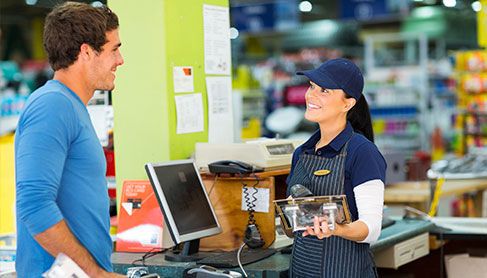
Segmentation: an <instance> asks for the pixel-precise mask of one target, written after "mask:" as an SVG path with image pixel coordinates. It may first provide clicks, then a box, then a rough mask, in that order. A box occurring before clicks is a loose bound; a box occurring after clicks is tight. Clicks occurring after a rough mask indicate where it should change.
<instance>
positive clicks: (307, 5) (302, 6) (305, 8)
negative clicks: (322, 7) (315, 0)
mask: <svg viewBox="0 0 487 278" xmlns="http://www.w3.org/2000/svg"><path fill="white" fill-rule="evenodd" d="M312 9H313V4H311V2H309V1H301V3H299V10H300V11H301V12H303V13H309V12H311V10H312Z"/></svg>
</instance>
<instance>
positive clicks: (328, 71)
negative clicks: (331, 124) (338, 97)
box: [296, 58, 364, 100]
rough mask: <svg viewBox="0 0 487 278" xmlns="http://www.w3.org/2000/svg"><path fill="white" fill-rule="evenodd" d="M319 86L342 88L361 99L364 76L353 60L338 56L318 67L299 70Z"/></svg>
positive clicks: (299, 73) (298, 73)
mask: <svg viewBox="0 0 487 278" xmlns="http://www.w3.org/2000/svg"><path fill="white" fill-rule="evenodd" d="M296 74H297V75H305V76H306V77H308V78H309V80H311V81H313V82H314V83H316V84H317V85H318V86H320V87H322V88H326V89H342V90H343V91H344V92H345V93H346V94H347V95H349V96H351V97H353V98H354V99H356V100H359V99H360V97H361V96H362V90H363V89H364V77H363V75H362V72H361V71H360V69H359V68H358V67H357V65H355V64H354V63H353V62H352V61H350V60H347V59H344V58H338V59H332V60H328V61H326V62H324V63H323V64H321V66H319V67H318V68H317V69H313V70H307V71H298V72H297V73H296Z"/></svg>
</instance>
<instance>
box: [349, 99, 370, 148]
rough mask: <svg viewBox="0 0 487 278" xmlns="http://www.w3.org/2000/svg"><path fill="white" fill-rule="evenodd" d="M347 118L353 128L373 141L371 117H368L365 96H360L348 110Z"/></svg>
mask: <svg viewBox="0 0 487 278" xmlns="http://www.w3.org/2000/svg"><path fill="white" fill-rule="evenodd" d="M347 120H348V121H349V122H350V123H351V124H352V127H353V129H354V130H355V131H356V132H358V133H360V134H362V135H363V136H365V138H367V139H369V140H370V141H371V142H374V131H373V130H372V119H371V118H370V111H369V105H368V104H367V100H366V99H365V96H363V95H362V96H361V97H360V98H359V99H358V101H357V103H355V105H354V106H353V107H352V109H350V111H348V114H347Z"/></svg>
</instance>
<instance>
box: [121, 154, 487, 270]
mask: <svg viewBox="0 0 487 278" xmlns="http://www.w3.org/2000/svg"><path fill="white" fill-rule="evenodd" d="M253 147H254V148H257V147H256V146H253ZM272 147H275V149H273V148H270V146H266V147H265V148H261V149H262V153H263V154H264V153H265V154H266V155H268V156H269V157H272V156H274V155H275V156H276V157H277V153H273V152H274V151H276V150H279V152H286V153H288V154H290V153H291V152H290V150H291V148H287V147H286V148H284V147H283V146H272ZM197 149H198V148H197ZM208 152H209V153H216V152H214V150H209V151H208ZM197 154H198V152H197ZM200 154H201V150H200ZM205 156H206V155H205ZM266 161H272V159H268V158H267V159H266ZM205 163H206V162H205ZM205 163H202V164H205ZM264 168H265V167H264ZM267 169H269V168H267ZM272 170H274V171H266V172H262V173H259V174H258V177H259V180H260V184H259V187H262V188H267V189H268V190H269V193H270V194H269V197H270V198H269V200H268V202H269V205H270V206H272V201H273V200H274V198H275V199H281V198H283V197H285V195H283V194H284V193H285V183H284V180H285V177H286V176H287V174H288V173H289V169H287V170H282V169H281V170H275V169H272ZM202 177H203V182H204V184H205V187H206V188H207V191H208V192H213V193H210V194H209V195H210V200H211V202H212V204H213V205H214V206H215V211H216V213H217V216H218V218H219V219H220V217H222V216H223V217H226V218H228V219H230V218H232V219H238V221H237V220H235V221H234V220H232V221H226V220H221V219H220V222H222V223H223V225H222V226H223V230H224V232H223V233H222V234H220V235H217V236H214V237H210V238H207V239H205V240H202V246H203V247H208V249H210V250H215V249H220V250H233V249H236V248H237V247H238V245H239V244H240V243H241V242H242V239H241V236H240V237H238V236H236V235H242V234H243V228H244V226H245V222H246V217H247V216H246V212H244V211H241V209H240V206H239V205H236V206H229V205H228V204H224V203H223V202H222V199H221V198H222V197H221V196H223V195H225V194H226V195H228V196H226V197H232V196H233V197H232V198H231V199H238V198H237V197H238V196H241V194H242V193H241V190H242V188H241V183H242V181H243V182H248V183H250V182H251V180H252V179H253V178H252V177H248V178H247V179H249V180H246V179H244V180H241V179H240V178H235V177H227V178H220V177H219V178H215V177H214V176H211V175H210V174H202ZM485 189H487V180H469V181H458V180H450V181H447V182H445V184H444V185H443V190H442V194H441V196H447V195H453V194H461V193H464V192H471V191H479V190H480V191H482V190H485ZM433 192H434V190H432V186H431V184H430V183H429V182H427V181H425V182H405V183H398V184H394V185H392V186H388V187H387V188H386V190H385V200H384V201H385V203H386V204H401V205H404V204H406V205H411V206H413V207H416V208H418V209H420V210H422V211H427V208H428V207H429V203H430V201H431V199H432V196H433ZM226 200H228V198H227V199H226ZM215 204H216V205H215ZM256 218H257V222H258V225H259V226H260V227H261V228H262V229H263V235H262V236H263V237H264V239H265V240H266V242H267V243H268V244H266V247H268V246H269V243H270V242H274V240H275V239H276V238H275V237H276V234H275V223H274V219H275V215H274V210H273V209H270V210H269V211H268V213H266V214H262V215H260V216H259V215H257V216H256ZM448 219H451V218H448ZM448 219H440V218H433V219H432V221H429V220H422V219H419V218H417V219H403V218H396V219H395V220H396V222H395V223H394V224H393V225H391V226H389V227H387V228H385V229H383V230H382V233H381V235H380V237H379V240H378V241H377V242H375V243H374V244H372V245H371V249H372V251H373V253H374V258H375V262H376V265H377V266H378V267H379V268H390V269H397V268H398V267H401V266H403V265H406V264H409V263H411V262H413V261H416V260H418V259H420V258H422V257H425V256H427V255H428V254H429V253H430V250H431V249H435V248H438V246H436V245H435V246H431V245H430V242H437V241H435V240H434V237H430V235H431V234H435V235H436V236H437V237H438V236H439V237H440V239H441V240H443V239H446V238H448V236H457V239H458V236H467V237H472V236H474V237H476V238H477V239H482V240H486V239H487V238H486V236H487V229H486V230H485V232H484V233H482V232H481V230H482V229H483V228H484V226H485V227H487V226H486V225H487V220H486V221H484V220H485V219H484V220H481V221H480V222H481V223H477V224H475V225H477V226H478V227H479V229H480V230H479V231H465V230H461V229H460V230H458V227H460V226H463V224H461V223H460V224H458V223H457V224H455V223H446V222H448ZM445 221H446V222H445ZM435 223H436V224H437V225H446V226H447V228H448V225H450V228H451V230H450V231H448V229H440V230H438V228H437V227H436V226H435ZM225 225H228V226H226V227H225ZM455 225H457V226H455ZM467 225H469V224H467ZM472 225H473V224H470V226H472ZM475 225H474V226H475ZM455 227H456V228H457V229H455ZM225 231H226V232H225ZM438 231H440V232H438ZM276 243H277V242H276ZM215 244H216V245H215ZM219 244H220V245H221V244H225V245H224V246H223V247H222V246H220V248H218V247H219ZM441 244H443V242H441V243H440V246H441ZM217 245H218V246H217ZM274 245H277V244H274ZM270 248H272V246H270ZM143 255H144V254H143V253H114V254H113V255H112V262H113V267H114V271H115V272H118V273H126V272H127V269H128V268H130V267H134V266H141V262H140V259H141V258H142V256H143ZM440 260H442V258H441V259H439V260H438V261H440ZM137 262H138V263H137ZM289 263H290V254H286V253H281V252H277V253H276V254H274V255H272V256H270V257H268V258H265V259H263V260H260V261H257V262H254V263H251V264H248V265H245V266H244V269H245V271H246V272H247V274H248V275H249V277H282V276H283V275H284V276H285V275H286V274H287V272H288V270H289ZM144 265H145V266H147V267H148V270H149V273H158V274H160V275H161V276H163V277H182V275H183V272H184V271H185V270H186V269H190V268H195V267H198V265H197V264H196V263H195V262H185V263H181V262H170V261H166V260H165V259H164V253H161V254H155V255H154V256H151V257H149V258H146V259H145V261H144ZM232 270H234V271H237V272H240V269H238V268H235V269H232Z"/></svg>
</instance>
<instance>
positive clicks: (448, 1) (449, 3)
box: [443, 0, 457, 8]
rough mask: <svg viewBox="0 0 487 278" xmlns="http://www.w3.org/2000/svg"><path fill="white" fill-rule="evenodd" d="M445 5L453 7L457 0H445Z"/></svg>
mask: <svg viewBox="0 0 487 278" xmlns="http://www.w3.org/2000/svg"><path fill="white" fill-rule="evenodd" d="M443 5H445V7H448V8H453V7H455V6H456V5H457V0H443Z"/></svg>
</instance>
